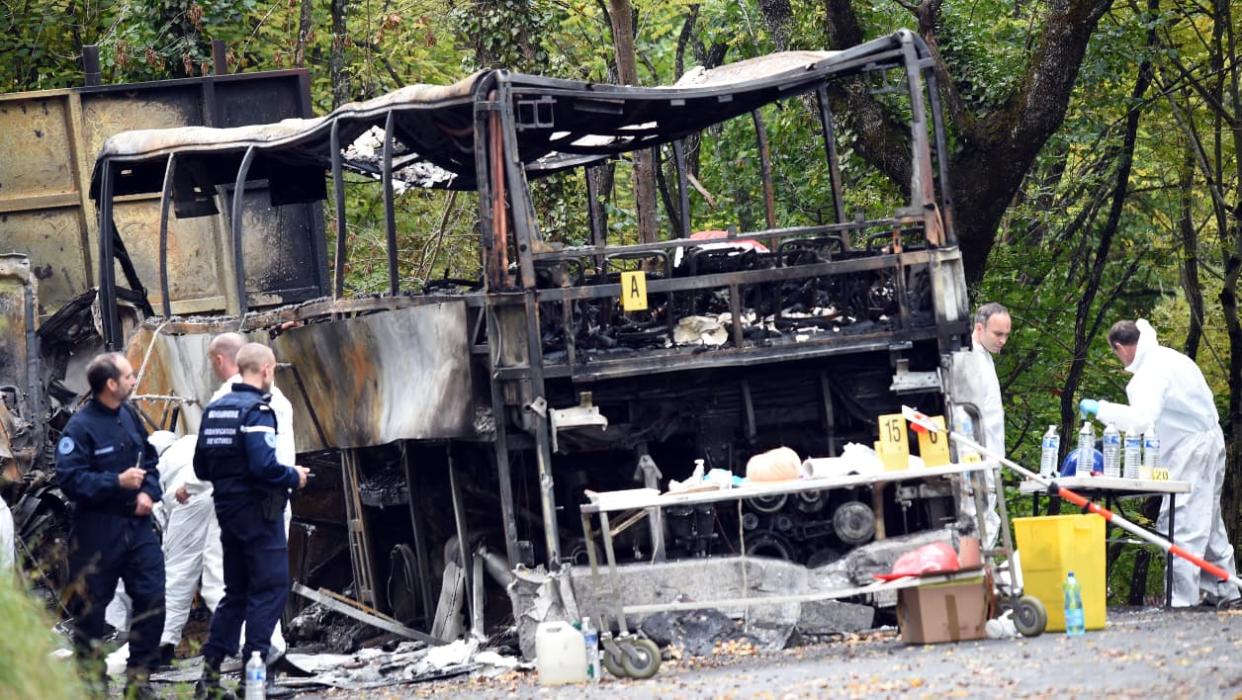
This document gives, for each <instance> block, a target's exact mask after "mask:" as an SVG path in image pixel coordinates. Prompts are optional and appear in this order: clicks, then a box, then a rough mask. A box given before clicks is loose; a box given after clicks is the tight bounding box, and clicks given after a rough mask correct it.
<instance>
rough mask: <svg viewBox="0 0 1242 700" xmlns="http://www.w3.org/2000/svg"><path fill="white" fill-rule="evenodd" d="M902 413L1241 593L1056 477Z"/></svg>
mask: <svg viewBox="0 0 1242 700" xmlns="http://www.w3.org/2000/svg"><path fill="white" fill-rule="evenodd" d="M901 413H902V416H904V417H905V419H906V420H907V421H909V422H910V427H912V428H914V430H915V432H919V433H926V432H929V431H930V432H937V433H948V436H949V439H951V440H953V441H954V442H956V443H958V444H960V445H964V446H966V447H969V448H971V449H973V450H976V451H977V452H978V453H979V454H981V455H983V456H985V457H988V458H990V459H995V460H996V461H998V462H1000V463H1001V464H1003V465H1005V466H1006V467H1009V468H1010V469H1012V470H1013V471H1015V472H1016V473H1018V474H1019V475H1020V476H1022V477H1023V478H1026V479H1030V480H1031V481H1034V482H1036V483H1037V484H1040V485H1041V486H1046V487H1048V494H1049V495H1052V496H1057V497H1059V498H1064V499H1065V500H1067V501H1069V502H1070V503H1073V504H1074V505H1076V506H1078V507H1079V508H1082V509H1083V510H1085V511H1087V512H1089V513H1095V514H1096V515H1099V516H1100V517H1102V518H1104V520H1106V521H1108V522H1110V523H1112V524H1113V525H1116V526H1117V527H1119V528H1121V529H1122V530H1125V531H1126V532H1128V533H1130V534H1132V535H1134V536H1135V537H1138V538H1140V539H1142V540H1144V541H1146V542H1150V543H1151V544H1154V545H1156V546H1157V547H1159V548H1160V549H1162V550H1164V551H1165V552H1168V553H1169V554H1172V555H1173V556H1175V557H1180V558H1181V559H1185V560H1186V561H1188V562H1190V563H1191V564H1194V565H1195V566H1197V567H1199V568H1200V569H1203V570H1204V571H1206V572H1208V573H1209V574H1211V575H1212V576H1215V577H1216V578H1218V579H1220V580H1221V581H1228V582H1230V583H1232V584H1233V585H1235V586H1237V587H1238V588H1239V589H1240V590H1242V578H1238V577H1237V576H1230V575H1229V573H1228V572H1227V571H1225V570H1224V569H1222V568H1220V567H1219V566H1215V565H1214V564H1209V563H1208V562H1206V561H1204V560H1203V559H1202V558H1200V557H1197V556H1195V555H1194V554H1191V553H1190V552H1187V551H1186V550H1184V549H1182V548H1181V547H1178V546H1177V545H1175V544H1173V543H1172V542H1169V541H1168V540H1166V539H1165V538H1163V537H1161V536H1159V535H1156V534H1153V533H1151V532H1148V531H1147V530H1144V529H1143V528H1141V527H1139V526H1138V525H1135V524H1134V523H1132V522H1130V521H1129V520H1126V519H1125V518H1124V517H1122V516H1120V515H1118V514H1117V513H1114V512H1112V511H1111V510H1109V509H1107V508H1105V507H1104V506H1101V505H1099V504H1097V503H1094V502H1092V501H1091V500H1090V499H1088V498H1086V497H1084V496H1082V495H1079V494H1077V493H1075V492H1073V491H1071V490H1070V489H1067V488H1065V487H1064V486H1060V485H1059V484H1057V482H1056V479H1055V478H1052V479H1050V478H1047V477H1043V476H1040V475H1039V474H1038V473H1036V472H1033V471H1031V470H1030V469H1027V468H1026V467H1024V466H1022V465H1021V464H1018V463H1017V462H1015V461H1013V460H1011V459H1006V458H1005V457H1002V456H1000V455H998V454H996V453H995V452H992V451H991V450H989V449H988V448H986V447H984V446H983V445H980V444H979V443H978V442H975V440H973V439H972V438H970V437H968V436H966V435H963V434H961V433H957V432H954V431H951V430H948V431H946V430H945V429H944V428H941V427H940V426H939V425H937V424H936V423H935V422H933V421H932V420H931V419H930V418H928V417H927V416H926V415H924V414H922V413H919V412H918V411H916V410H914V409H913V408H910V407H909V406H902V407H901Z"/></svg>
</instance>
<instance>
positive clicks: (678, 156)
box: [673, 139, 690, 238]
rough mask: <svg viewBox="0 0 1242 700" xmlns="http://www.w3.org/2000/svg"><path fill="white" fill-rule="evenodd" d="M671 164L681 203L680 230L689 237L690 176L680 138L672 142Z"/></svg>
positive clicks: (683, 144) (684, 145)
mask: <svg viewBox="0 0 1242 700" xmlns="http://www.w3.org/2000/svg"><path fill="white" fill-rule="evenodd" d="M673 165H674V167H676V168H677V196H678V198H679V199H680V204H681V230H682V231H683V232H684V234H685V236H686V238H689V237H690V178H689V177H688V175H689V173H687V172H686V144H685V142H684V141H683V140H682V139H677V140H676V141H674V142H673Z"/></svg>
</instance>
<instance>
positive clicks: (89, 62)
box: [82, 44, 103, 87]
mask: <svg viewBox="0 0 1242 700" xmlns="http://www.w3.org/2000/svg"><path fill="white" fill-rule="evenodd" d="M82 72H83V73H85V74H86V75H85V78H84V79H83V82H84V83H85V84H86V86H87V87H94V86H96V85H99V84H100V83H101V82H103V71H102V70H101V69H100V67H99V46H98V45H96V44H87V45H85V46H83V47H82Z"/></svg>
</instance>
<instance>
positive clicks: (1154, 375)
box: [1079, 319, 1239, 607]
mask: <svg viewBox="0 0 1242 700" xmlns="http://www.w3.org/2000/svg"><path fill="white" fill-rule="evenodd" d="M1108 344H1109V346H1110V347H1111V348H1112V350H1113V353H1114V354H1116V355H1117V359H1119V360H1120V361H1121V364H1122V365H1123V366H1124V367H1125V369H1126V371H1127V372H1129V373H1130V374H1132V375H1134V376H1133V377H1131V378H1130V382H1129V383H1128V384H1126V397H1127V398H1128V399H1129V404H1124V403H1113V402H1111V401H1097V400H1095V399H1083V400H1082V402H1081V403H1080V404H1079V410H1080V411H1081V412H1082V413H1083V414H1084V415H1087V416H1094V417H1095V418H1096V420H1098V421H1100V422H1101V423H1103V424H1104V425H1106V426H1107V425H1108V424H1110V423H1111V424H1112V425H1114V426H1116V427H1117V429H1118V430H1123V431H1145V430H1148V429H1149V428H1150V427H1151V426H1155V428H1156V435H1157V437H1159V438H1160V464H1161V466H1163V467H1164V468H1166V469H1168V470H1169V478H1170V479H1175V480H1178V481H1189V482H1190V493H1189V494H1187V495H1186V496H1183V497H1182V498H1179V499H1178V503H1177V513H1176V515H1177V517H1176V518H1175V519H1174V530H1173V540H1174V542H1175V543H1176V544H1177V545H1178V546H1180V547H1182V548H1183V549H1185V550H1187V551H1189V552H1190V553H1192V554H1195V555H1197V556H1199V557H1201V558H1203V559H1205V560H1206V561H1207V562H1208V563H1210V564H1215V565H1216V566H1219V567H1220V568H1222V569H1224V570H1225V571H1227V572H1229V574H1231V575H1232V574H1234V573H1235V572H1236V569H1235V565H1234V558H1233V546H1232V545H1230V544H1229V535H1228V534H1227V533H1226V532H1225V521H1224V519H1223V518H1221V510H1220V494H1221V487H1222V486H1223V484H1224V481H1225V437H1224V434H1223V433H1222V432H1221V429H1220V417H1219V416H1218V415H1217V413H1216V403H1215V401H1214V399H1213V396H1212V390H1211V388H1209V387H1208V384H1207V381H1206V380H1205V379H1204V378H1203V372H1201V371H1200V370H1199V366H1198V365H1196V364H1195V361H1194V360H1192V359H1190V358H1189V357H1187V356H1185V355H1183V354H1182V353H1180V352H1178V351H1176V350H1174V349H1172V348H1167V347H1164V346H1162V345H1160V344H1159V343H1158V342H1157V340H1156V331H1155V329H1154V328H1152V327H1151V324H1149V323H1148V322H1147V321H1145V320H1143V319H1139V320H1138V322H1134V321H1118V322H1117V323H1115V324H1113V327H1112V328H1111V329H1110V330H1109V331H1108ZM1168 517H1169V499H1168V497H1165V499H1164V502H1163V504H1162V505H1161V508H1160V520H1159V521H1158V523H1157V528H1158V529H1159V530H1160V531H1165V530H1166V528H1167V527H1168V525H1167V523H1168ZM1201 599H1202V600H1201ZM1238 601H1239V591H1238V589H1237V587H1235V586H1234V585H1233V584H1230V583H1228V582H1225V581H1220V580H1218V579H1217V578H1215V577H1213V576H1210V575H1208V574H1207V573H1206V572H1204V571H1202V570H1201V569H1199V567H1197V566H1195V565H1194V564H1191V563H1190V562H1188V561H1185V560H1183V559H1181V558H1175V559H1174V560H1173V606H1174V607H1187V606H1191V605H1198V604H1199V603H1200V602H1203V603H1206V604H1209V605H1217V604H1229V605H1232V604H1235V603H1237V602H1238Z"/></svg>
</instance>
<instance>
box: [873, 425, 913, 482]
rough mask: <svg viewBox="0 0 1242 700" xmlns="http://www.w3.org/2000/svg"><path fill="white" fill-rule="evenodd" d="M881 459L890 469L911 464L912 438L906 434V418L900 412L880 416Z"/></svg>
mask: <svg viewBox="0 0 1242 700" xmlns="http://www.w3.org/2000/svg"><path fill="white" fill-rule="evenodd" d="M879 421H880V441H879V442H878V443H877V444H878V445H879V446H880V449H878V450H876V452H878V453H879V456H880V461H881V462H882V463H883V464H884V468H885V469H886V470H888V471H896V470H899V469H905V468H906V467H908V466H910V438H909V436H908V435H907V434H906V419H905V418H903V417H902V415H901V414H900V413H890V414H888V415H886V416H880V419H879Z"/></svg>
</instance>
